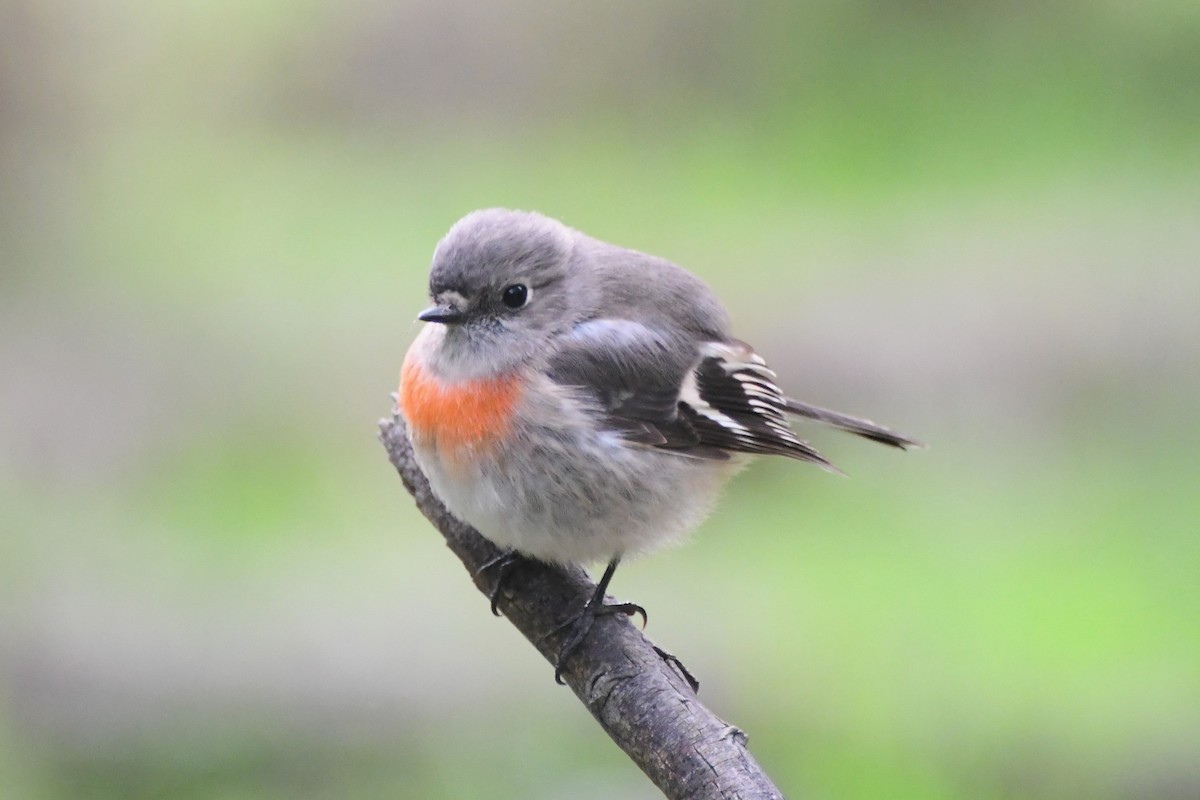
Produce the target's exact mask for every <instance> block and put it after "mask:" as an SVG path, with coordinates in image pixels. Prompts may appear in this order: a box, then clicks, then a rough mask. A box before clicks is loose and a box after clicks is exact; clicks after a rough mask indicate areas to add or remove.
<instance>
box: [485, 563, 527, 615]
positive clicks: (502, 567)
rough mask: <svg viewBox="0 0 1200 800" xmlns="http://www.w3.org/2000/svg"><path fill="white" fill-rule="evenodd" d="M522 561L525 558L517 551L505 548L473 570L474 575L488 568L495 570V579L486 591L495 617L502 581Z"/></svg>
mask: <svg viewBox="0 0 1200 800" xmlns="http://www.w3.org/2000/svg"><path fill="white" fill-rule="evenodd" d="M524 563H525V559H524V558H522V557H521V555H520V554H519V553H517V551H515V550H505V551H504V552H503V553H501V554H500V555H498V556H496V557H495V558H493V559H490V560H489V561H487V562H485V563H484V564H483V565H482V566H480V567H479V569H477V570H475V574H476V575H482V574H483V573H484V572H487V571H488V570H489V569H495V570H496V581H495V583H493V584H492V590H491V591H490V592H488V600H490V601H491V606H492V613H493V614H495V615H496V616H497V617H498V616H500V609H499V608H497V603H499V602H500V591H501V590H502V589H503V588H504V582H505V581H506V580H508V578H509V576H511V575H512V574H513V572H515V571H516V569H517V567H519V566H521V565H522V564H524Z"/></svg>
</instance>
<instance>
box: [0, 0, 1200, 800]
mask: <svg viewBox="0 0 1200 800" xmlns="http://www.w3.org/2000/svg"><path fill="white" fill-rule="evenodd" d="M1198 179H1200V5H1197V4H1196V3H1194V2H1182V1H1172V0H1151V1H1150V2H1143V3H1121V2H1115V1H1113V0H1109V1H1108V2H1101V1H1100V0H1096V1H1094V2H1083V1H1082V0H1081V1H1080V2H1063V3H1033V2H1017V3H1000V2H980V3H972V4H955V3H941V2H904V3H883V2H865V3H840V2H837V3H835V2H805V3H797V4H788V5H784V4H733V3H719V2H699V3H692V2H681V1H677V2H666V3H656V4H643V3H635V2H614V3H604V4H589V5H584V4H565V3H564V4H542V3H534V2H522V3H516V4H511V5H506V6H500V5H493V4H484V3H470V2H465V1H464V0H450V1H449V2H432V0H429V1H428V2H403V3H355V2H350V3H340V4H319V3H314V2H295V3H285V2H279V1H278V0H276V1H274V2H272V1H271V0H267V1H266V2H258V3H212V2H200V1H199V0H190V1H189V2H179V3H150V2H144V0H143V1H141V2H139V1H138V0H134V2H128V3H119V4H110V5H107V6H105V5H101V4H95V3H84V2H78V1H77V2H73V3H70V2H68V3H55V4H51V3H40V2H20V0H9V2H7V3H4V4H0V364H2V373H0V388H2V392H0V411H2V412H3V413H2V415H0V509H3V510H2V512H0V513H2V525H3V529H2V532H0V537H2V538H0V795H2V796H3V797H5V798H10V797H11V798H31V799H35V800H36V799H38V798H47V799H48V800H49V799H57V798H135V799H136V798H196V799H197V800H199V799H201V798H204V799H206V800H207V799H208V798H213V799H214V800H215V799H216V798H221V799H222V800H225V799H235V798H236V799H238V800H240V799H242V798H247V799H248V798H334V797H336V798H375V797H413V798H441V797H446V798H449V797H514V798H516V797H520V798H562V797H570V798H592V797H595V798H601V797H603V798H612V797H655V796H657V794H656V792H655V790H654V789H653V788H652V787H651V786H650V785H649V783H648V782H646V781H645V780H644V779H643V778H642V776H641V775H640V773H638V772H637V770H636V769H635V768H634V767H633V766H632V765H631V764H630V763H629V762H628V761H627V760H626V759H625V758H624V756H623V755H621V754H620V752H619V751H618V750H617V749H616V748H615V747H614V746H613V745H612V744H611V743H609V742H608V741H607V740H606V739H605V737H604V736H603V734H602V733H601V732H600V731H599V730H598V728H596V726H595V725H594V724H593V722H592V721H591V719H590V718H589V717H588V715H587V714H586V712H585V711H584V710H583V708H582V707H580V706H579V704H578V703H577V702H576V701H575V699H574V697H573V696H571V695H570V693H569V692H567V691H566V690H564V689H562V688H559V687H556V686H555V685H554V683H553V680H552V677H551V676H552V671H551V668H550V667H549V665H547V664H546V663H545V662H543V661H541V660H540V659H539V658H538V657H537V656H536V654H535V653H534V652H533V650H532V648H531V647H529V646H528V645H527V644H526V643H525V642H524V641H523V640H521V639H520V638H519V637H518V636H517V635H516V634H515V632H514V631H513V630H512V629H511V628H510V626H508V625H507V624H506V623H504V622H503V621H500V620H496V619H494V618H493V617H492V616H491V615H490V614H489V613H488V612H487V605H486V601H485V599H484V598H483V597H482V596H481V595H479V594H478V593H476V592H475V590H474V589H473V588H472V587H471V586H470V584H469V582H468V581H467V579H466V576H465V574H464V573H463V571H462V568H461V566H460V565H459V564H458V563H457V562H456V561H455V559H454V558H453V557H452V556H451V555H450V553H449V552H448V551H446V550H445V548H444V547H443V546H442V545H441V544H440V540H439V537H438V536H437V535H436V534H435V532H434V531H433V530H432V529H431V528H430V527H429V526H428V525H427V524H426V523H425V522H424V520H423V519H421V518H420V517H419V516H418V515H417V514H416V512H415V511H414V510H413V508H412V506H411V503H410V501H409V498H408V497H407V495H406V494H405V493H404V491H403V489H402V487H401V485H400V482H399V480H398V479H397V478H396V476H395V474H394V473H393V471H392V470H391V468H390V467H389V466H388V464H387V462H386V459H385V457H384V453H383V451H382V449H381V448H380V446H379V445H378V443H377V442H376V441H375V439H374V434H375V423H376V420H377V419H378V418H379V417H381V416H383V415H385V414H386V413H388V411H389V409H390V405H391V401H390V399H389V397H388V393H389V392H391V391H393V390H394V388H395V383H396V378H397V374H398V370H399V365H400V361H401V359H402V357H403V354H404V351H405V349H406V347H407V345H408V343H409V341H411V339H412V337H413V336H414V335H415V332H416V330H417V326H416V323H414V322H413V320H414V317H415V314H416V312H417V311H418V310H419V309H420V308H422V307H423V305H424V303H425V300H426V298H425V296H424V286H425V277H426V272H427V269H428V263H429V257H430V254H431V253H432V251H433V247H434V245H435V244H436V242H437V240H438V239H439V238H440V236H441V235H442V234H443V233H444V232H445V231H446V229H448V228H449V226H450V225H451V224H452V223H453V222H454V221H455V220H456V219H457V218H458V217H460V216H462V215H463V214H465V213H466V212H467V211H470V210H472V209H474V208H478V207H483V206H491V205H504V206H510V207H517V208H533V209H538V210H540V211H543V212H545V213H547V214H550V215H552V216H555V217H558V218H560V219H563V220H564V221H566V222H567V223H568V224H571V225H573V226H576V227H579V228H581V229H583V230H585V231H587V232H589V233H591V234H593V235H595V236H598V237H600V238H604V239H608V240H611V241H615V242H619V243H620V244H623V245H626V246H631V247H636V248H639V249H642V250H646V251H649V252H653V253H656V254H659V255H663V256H666V257H668V258H671V259H673V260H675V261H678V262H680V263H682V264H684V265H686V266H687V267H689V268H690V269H692V270H693V271H695V272H696V273H698V274H700V275H701V276H703V277H704V278H705V279H706V280H707V281H709V282H710V283H711V284H712V285H713V286H714V288H716V289H717V290H718V291H719V292H720V294H721V295H722V297H724V298H725V299H726V301H727V303H728V305H729V306H730V309H731V311H732V313H733V315H734V318H735V320H736V323H737V331H738V333H739V335H740V336H741V337H742V338H745V339H747V340H749V341H751V342H753V343H755V344H756V346H757V347H758V348H759V350H760V351H761V352H763V353H764V355H766V356H767V358H768V359H769V361H770V362H771V363H772V364H773V365H774V366H775V368H776V369H777V371H778V372H779V373H780V375H781V380H782V382H783V384H784V385H785V388H786V389H787V390H788V391H789V392H790V393H792V394H794V395H796V396H798V397H801V398H803V399H806V400H809V401H812V402H816V403H820V404H824V405H829V406H833V407H836V408H842V409H845V410H847V411H850V412H853V413H860V414H866V415H869V416H871V417H873V418H875V419H878V420H881V421H883V422H886V423H888V424H892V425H894V426H896V427H897V428H899V429H901V430H903V431H905V432H908V433H911V434H913V435H915V436H917V437H919V438H921V439H924V440H926V441H927V442H929V443H930V445H931V448H930V449H929V450H927V451H924V452H920V453H915V454H900V453H897V452H892V451H888V450H885V449H883V448H879V447H875V446H873V445H871V444H870V443H866V442H862V441H859V440H855V439H852V438H851V437H846V436H842V435H839V434H836V433H833V432H828V431H822V430H814V429H810V428H804V429H803V433H804V435H805V436H807V437H810V438H811V439H812V441H813V442H814V444H816V445H817V446H818V447H820V448H821V449H822V450H823V451H824V452H825V453H826V454H827V455H829V456H830V457H831V458H832V459H833V460H834V461H836V462H837V463H838V464H839V465H840V466H842V468H843V469H845V470H846V471H847V472H848V473H849V474H850V476H851V478H850V479H848V480H846V479H840V478H837V477H835V476H832V475H828V474H825V473H822V472H820V471H819V470H816V469H813V468H811V467H806V466H805V465H801V464H797V463H792V462H787V463H782V462H770V461H762V462H760V463H758V464H756V465H755V466H753V467H752V468H751V469H750V470H748V471H747V472H746V473H744V474H743V475H742V476H740V477H739V478H738V480H737V481H736V482H735V483H734V484H733V485H732V486H731V487H730V488H729V490H728V491H727V492H726V495H725V498H724V500H723V501H722V503H721V505H720V507H719V510H718V511H717V513H716V514H715V515H714V517H713V518H712V519H711V520H710V521H709V522H708V523H707V524H706V525H705V526H704V527H703V528H701V530H700V531H699V532H698V533H697V534H696V536H695V537H693V539H692V541H691V542H690V543H689V544H688V545H686V546H685V547H682V548H679V549H676V550H673V551H670V552H666V553H662V554H658V555H655V556H653V557H650V558H647V559H644V560H641V561H637V562H633V563H630V564H628V565H627V566H626V567H624V568H623V569H622V571H621V573H620V574H619V575H618V577H617V579H616V581H615V582H614V585H613V591H614V593H615V594H616V595H618V596H620V597H622V598H628V599H632V600H636V601H638V602H640V603H643V604H644V605H646V606H647V607H648V608H649V610H650V616H651V624H650V627H649V629H648V633H649V635H651V636H652V637H653V638H655V639H656V640H657V641H658V642H660V643H661V644H662V645H663V646H665V647H668V648H669V649H671V650H672V651H674V652H676V653H677V654H678V655H680V656H681V657H682V658H683V660H684V661H685V662H686V663H687V664H688V666H689V667H690V668H691V669H692V671H693V672H695V673H696V675H697V676H698V677H699V678H700V680H701V682H702V684H703V687H702V698H703V699H704V700H705V701H706V702H707V703H708V704H709V705H710V706H711V707H712V708H713V709H714V710H715V711H716V712H717V713H718V714H719V715H721V716H722V717H723V718H725V719H728V720H729V721H730V722H732V723H734V724H737V725H738V726H740V727H741V728H743V729H745V730H746V731H747V732H748V733H749V735H750V742H751V748H752V750H753V751H754V752H755V753H756V754H757V756H758V757H759V759H760V760H761V761H762V763H763V764H764V766H765V767H766V768H767V770H768V771H769V772H770V773H771V774H772V775H773V776H774V777H775V778H776V780H777V781H778V783H779V784H780V785H781V786H782V787H783V788H784V790H785V791H786V792H787V793H788V794H789V795H790V796H794V797H807V796H816V797H828V798H860V797H861V798H876V797H888V798H909V797H911V798H1062V797H1097V798H1126V797H1128V798H1144V797H1164V798H1175V797H1178V798H1191V797H1196V796H1200V622H1198V619H1200V535H1198V534H1200V524H1198V522H1197V519H1198V518H1200V491H1198V490H1197V487H1196V482H1197V477H1198V466H1200V464H1198V459H1197V456H1196V449H1197V446H1200V424H1198V423H1197V412H1198V411H1200V222H1198V221H1200V180H1198Z"/></svg>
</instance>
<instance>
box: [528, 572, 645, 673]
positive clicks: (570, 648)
mask: <svg viewBox="0 0 1200 800" xmlns="http://www.w3.org/2000/svg"><path fill="white" fill-rule="evenodd" d="M620 563H621V557H620V556H616V557H615V558H613V560H612V561H610V562H608V567H607V568H606V569H605V570H604V575H602V576H601V577H600V582H599V583H597V584H596V591H595V592H593V593H592V598H591V599H590V600H588V602H587V605H585V606H584V607H583V610H582V611H580V612H579V613H578V614H576V615H575V616H573V617H571V618H570V619H568V620H567V621H566V622H564V623H563V624H562V625H559V626H558V627H557V628H555V629H554V630H553V631H551V635H553V634H555V633H558V632H559V631H561V630H563V629H564V628H568V627H569V628H570V629H571V635H570V636H568V637H567V641H566V642H564V643H563V646H562V649H561V650H559V651H558V661H557V662H556V663H555V664H554V680H555V681H557V682H558V683H560V684H561V683H562V682H563V680H562V672H563V666H564V665H565V664H566V662H567V659H568V658H570V657H571V655H572V654H573V653H574V652H575V651H576V650H578V649H579V645H581V644H583V640H584V639H586V638H587V635H588V631H590V630H591V629H592V623H593V622H595V621H596V617H606V616H608V615H610V614H625V615H627V616H630V617H632V616H633V615H634V614H640V615H641V617H642V627H643V628H644V627H646V622H647V618H646V609H644V608H642V607H641V606H639V605H638V604H637V603H605V602H604V595H605V593H606V592H607V591H608V584H609V582H610V581H611V580H612V577H613V573H614V572H616V571H617V565H618V564H620Z"/></svg>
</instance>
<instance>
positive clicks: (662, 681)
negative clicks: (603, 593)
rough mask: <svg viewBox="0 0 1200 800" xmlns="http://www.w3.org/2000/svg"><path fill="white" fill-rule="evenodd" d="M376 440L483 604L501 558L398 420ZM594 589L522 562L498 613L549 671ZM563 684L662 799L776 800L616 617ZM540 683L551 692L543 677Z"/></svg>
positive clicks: (383, 425) (746, 755)
mask: <svg viewBox="0 0 1200 800" xmlns="http://www.w3.org/2000/svg"><path fill="white" fill-rule="evenodd" d="M379 430H380V440H381V441H382V442H383V445H384V447H386V448H387V452H388V457H389V459H390V460H391V462H392V464H393V466H395V467H396V470H397V471H398V472H399V473H400V478H401V480H402V481H403V482H404V486H405V488H406V489H408V491H409V493H410V494H411V495H412V496H413V499H414V500H416V503H417V508H419V509H420V510H421V513H423V514H424V515H425V516H426V517H428V519H429V521H430V522H432V523H433V525H434V527H435V528H437V529H438V531H439V532H441V534H442V536H443V537H445V539H446V544H447V545H449V547H450V549H451V551H453V553H454V554H455V555H456V556H458V558H459V559H460V560H461V561H462V562H463V565H464V566H466V568H467V572H468V574H469V575H470V576H471V578H472V580H473V581H474V582H475V585H476V587H477V588H478V589H479V590H480V591H481V592H483V593H484V594H485V595H486V594H488V593H489V592H490V591H491V589H492V585H493V581H494V580H495V575H494V571H491V570H483V569H482V568H483V567H484V566H485V565H487V564H488V563H489V562H492V561H493V560H494V559H496V558H497V557H498V556H499V555H501V551H500V550H499V549H498V548H497V547H496V546H495V545H493V544H492V543H491V542H490V541H488V540H487V539H485V538H483V536H481V535H480V534H479V533H478V532H477V531H476V530H475V529H474V528H472V527H471V526H469V525H467V524H466V523H464V522H462V521H460V520H458V519H457V518H455V517H454V516H453V515H451V514H450V512H449V511H447V510H446V507H445V506H443V505H442V504H441V502H440V501H439V500H438V499H437V498H436V497H435V496H434V494H433V492H432V491H431V490H430V488H429V483H428V482H427V481H426V480H425V476H424V475H423V474H422V473H421V470H420V468H419V467H418V466H417V463H416V461H415V459H414V458H413V454H412V448H411V446H410V444H409V441H408V434H407V431H406V429H405V426H404V420H403V419H401V418H400V417H399V416H396V415H393V416H392V418H391V419H384V420H381V421H380V424H379ZM594 589H595V585H594V584H593V583H592V582H591V581H590V580H589V579H588V576H587V574H586V573H585V572H584V571H583V570H582V569H579V568H571V569H569V570H563V569H561V568H559V567H555V566H550V565H547V564H543V563H541V562H539V561H534V560H532V559H525V560H524V561H522V562H521V563H520V566H518V567H516V568H515V569H513V570H511V571H510V572H509V573H508V577H507V578H506V579H505V582H504V591H503V592H502V594H501V596H500V599H499V603H498V608H499V609H500V610H501V611H502V612H503V613H504V616H505V617H507V618H508V620H509V621H510V622H511V623H512V624H513V625H515V626H516V628H517V630H519V631H520V632H521V633H522V634H523V635H524V636H525V638H526V639H528V640H529V641H530V642H531V643H532V644H533V646H534V647H536V648H537V649H538V651H539V652H540V653H541V654H542V655H543V656H544V657H545V658H546V660H547V661H549V662H550V663H552V664H553V663H554V661H555V659H556V658H557V655H558V652H559V648H560V647H561V645H562V642H563V639H564V638H565V636H566V635H567V633H568V631H567V630H562V631H560V630H558V629H559V627H560V626H561V625H562V623H564V622H565V621H567V620H569V619H571V617H572V616H573V615H574V614H576V613H578V611H579V609H581V608H582V607H583V605H584V604H585V603H586V602H587V600H588V598H589V597H590V596H591V594H592V592H593V591H594ZM563 679H564V680H565V681H566V684H567V685H568V686H569V687H571V690H572V691H573V692H574V693H575V695H576V696H577V697H578V698H579V699H580V700H581V701H582V702H583V704H584V705H585V706H587V709H588V710H589V711H590V712H592V716H594V717H595V718H596V721H597V722H599V723H600V726H601V727H602V728H603V729H604V731H605V733H607V734H608V735H609V736H610V737H611V738H612V740H613V741H614V742H616V743H617V745H618V746H619V747H620V748H621V749H622V750H624V751H625V753H626V754H627V755H628V756H629V757H630V758H631V759H633V761H634V763H636V764H637V765H638V767H640V768H641V770H642V771H643V772H645V773H646V775H647V776H648V777H649V778H650V780H652V781H653V782H654V784H655V785H656V786H657V787H658V788H659V789H660V790H662V792H663V793H664V794H665V795H666V796H667V797H669V798H688V799H689V800H701V799H702V798H703V799H707V798H713V799H714V800H715V799H716V798H742V799H743V800H746V799H748V798H782V797H783V795H782V794H781V793H780V791H779V790H778V789H777V788H776V787H775V785H774V784H773V783H772V782H771V780H770V778H768V777H767V775H766V774H765V773H764V772H763V770H762V768H761V767H760V766H759V765H758V763H757V762H756V761H755V760H754V758H753V756H751V755H750V752H749V750H747V748H746V735H745V734H744V733H743V732H742V731H740V730H739V729H737V728H735V727H733V726H732V725H729V724H727V723H726V722H724V721H722V720H721V719H720V718H718V717H717V716H716V715H714V714H713V713H712V712H711V711H709V710H708V709H707V708H705V707H704V706H703V705H702V704H701V703H700V701H699V700H698V699H697V697H696V695H695V693H694V692H693V691H692V689H691V687H690V686H689V684H688V682H687V681H686V680H684V679H683V677H682V676H681V675H680V674H679V673H678V672H677V671H676V670H675V669H674V667H672V666H671V665H670V664H669V663H668V662H667V661H666V660H664V659H663V657H662V656H661V655H660V652H659V651H657V650H656V649H655V647H654V645H653V644H652V643H651V642H650V641H649V640H648V639H646V637H645V636H643V635H642V633H641V632H640V631H639V630H637V628H636V627H635V626H634V625H633V624H632V623H631V622H630V620H629V619H628V618H627V617H625V616H623V615H612V616H605V617H599V618H597V619H596V622H595V625H593V627H592V629H591V631H590V632H589V634H588V636H587V638H586V639H585V640H584V642H583V644H582V645H581V646H580V647H579V649H578V650H577V651H575V653H574V654H573V655H572V656H571V657H570V658H569V659H568V661H567V664H566V665H565V669H564V670H563ZM546 683H547V684H549V685H551V686H552V685H553V681H552V678H551V672H550V671H549V670H547V673H546Z"/></svg>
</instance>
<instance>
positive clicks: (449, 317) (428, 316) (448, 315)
mask: <svg viewBox="0 0 1200 800" xmlns="http://www.w3.org/2000/svg"><path fill="white" fill-rule="evenodd" d="M466 316H467V315H466V314H464V313H463V312H462V311H460V310H459V309H457V308H455V307H454V306H451V305H439V306H433V307H432V308H427V309H425V310H424V311H422V312H421V313H420V314H417V319H419V320H421V321H422V322H440V323H442V324H443V325H455V324H457V323H459V322H462V321H463V320H464V319H465V318H466Z"/></svg>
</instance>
